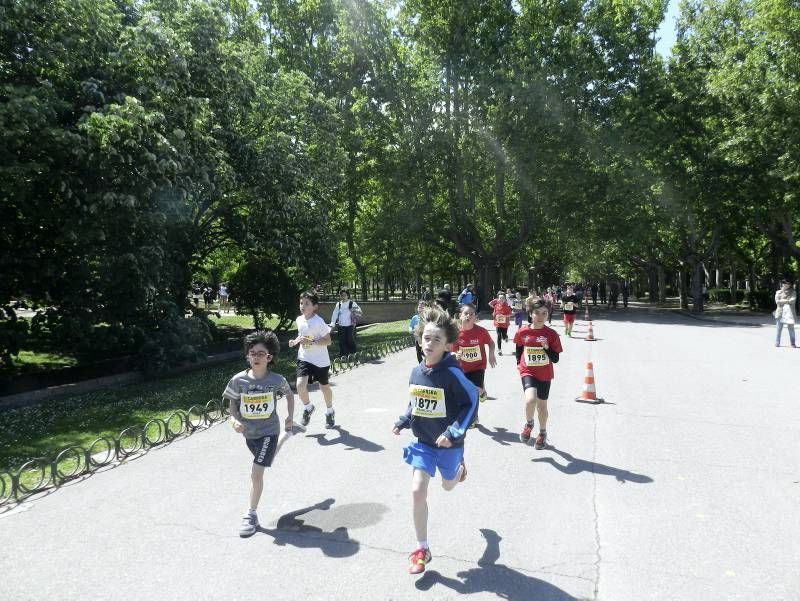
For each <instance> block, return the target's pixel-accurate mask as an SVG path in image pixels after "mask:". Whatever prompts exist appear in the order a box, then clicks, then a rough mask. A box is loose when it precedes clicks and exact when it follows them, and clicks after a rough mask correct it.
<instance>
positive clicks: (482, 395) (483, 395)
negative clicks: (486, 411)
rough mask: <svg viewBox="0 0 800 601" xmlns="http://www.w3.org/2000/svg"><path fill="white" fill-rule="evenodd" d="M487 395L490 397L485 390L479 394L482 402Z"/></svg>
mask: <svg viewBox="0 0 800 601" xmlns="http://www.w3.org/2000/svg"><path fill="white" fill-rule="evenodd" d="M487 397H488V395H487V394H486V391H485V390H484V391H483V392H482V393H481V394H480V396H478V400H479V401H480V402H481V403H483V402H484V401H485V400H486V398H487Z"/></svg>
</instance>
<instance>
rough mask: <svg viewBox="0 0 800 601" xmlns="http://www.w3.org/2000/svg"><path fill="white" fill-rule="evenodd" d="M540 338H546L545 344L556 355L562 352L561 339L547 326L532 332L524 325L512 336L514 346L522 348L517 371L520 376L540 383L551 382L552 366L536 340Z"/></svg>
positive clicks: (531, 329) (530, 328) (529, 327)
mask: <svg viewBox="0 0 800 601" xmlns="http://www.w3.org/2000/svg"><path fill="white" fill-rule="evenodd" d="M541 336H544V337H546V338H547V344H548V345H549V346H550V348H551V349H553V350H554V351H555V352H557V353H560V352H562V348H561V339H560V338H559V337H558V334H556V332H555V330H553V329H551V328H548V327H547V326H544V327H542V328H539V329H538V330H534V329H533V328H532V327H531V326H529V325H524V326H522V327H521V328H520V329H519V330H517V333H516V334H515V335H514V344H515V345H516V346H521V347H523V349H522V356H521V357H520V358H519V365H517V369H519V375H520V376H533V377H534V378H536V379H537V380H541V381H546V380H552V379H553V364H552V363H551V361H550V357H548V356H547V353H545V352H544V349H543V348H542V345H541V343H540V342H539V341H538V340H536V339H537V338H540V337H541Z"/></svg>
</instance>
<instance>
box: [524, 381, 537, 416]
mask: <svg viewBox="0 0 800 601" xmlns="http://www.w3.org/2000/svg"><path fill="white" fill-rule="evenodd" d="M536 401H537V399H536V388H535V387H533V386H531V387H530V388H526V389H525V421H526V422H527V423H529V424H531V423H533V414H534V411H535V410H536Z"/></svg>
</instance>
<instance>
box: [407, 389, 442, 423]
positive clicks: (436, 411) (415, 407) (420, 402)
mask: <svg viewBox="0 0 800 601" xmlns="http://www.w3.org/2000/svg"><path fill="white" fill-rule="evenodd" d="M409 393H410V395H411V414H412V415H415V416H417V417H434V418H436V417H444V416H445V415H447V408H446V407H445V404H444V388H431V387H430V386H420V385H418V384H412V385H411V386H410V387H409Z"/></svg>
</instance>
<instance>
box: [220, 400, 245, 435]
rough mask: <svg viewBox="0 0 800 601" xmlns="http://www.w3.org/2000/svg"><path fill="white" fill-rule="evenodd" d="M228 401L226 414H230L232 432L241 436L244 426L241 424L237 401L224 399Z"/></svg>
mask: <svg viewBox="0 0 800 601" xmlns="http://www.w3.org/2000/svg"><path fill="white" fill-rule="evenodd" d="M224 398H226V399H228V412H229V413H230V414H231V425H232V426H233V429H234V431H236V432H238V433H239V434H241V433H242V432H244V424H243V423H242V414H241V413H240V412H239V400H238V399H235V400H234V399H233V398H232V397H229V396H226V397H224Z"/></svg>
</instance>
